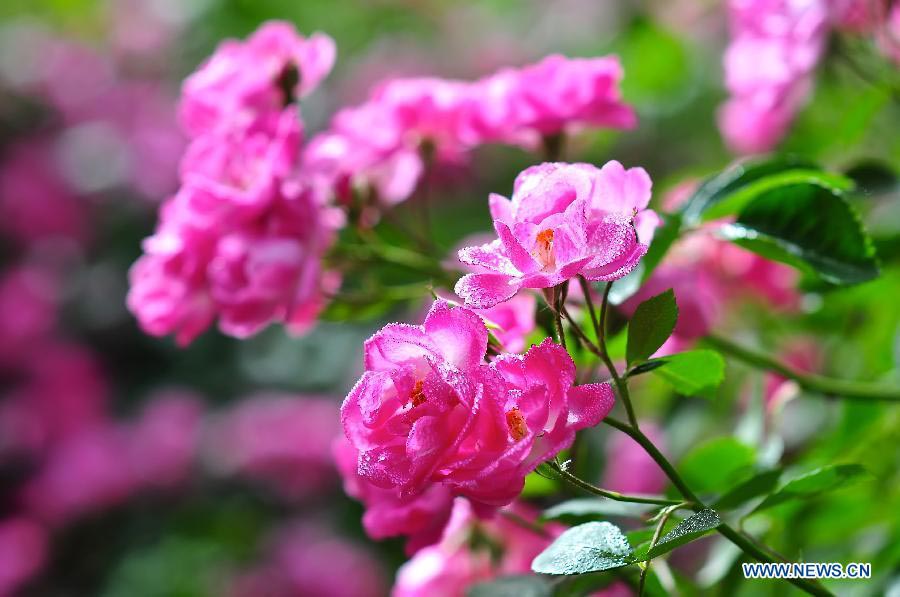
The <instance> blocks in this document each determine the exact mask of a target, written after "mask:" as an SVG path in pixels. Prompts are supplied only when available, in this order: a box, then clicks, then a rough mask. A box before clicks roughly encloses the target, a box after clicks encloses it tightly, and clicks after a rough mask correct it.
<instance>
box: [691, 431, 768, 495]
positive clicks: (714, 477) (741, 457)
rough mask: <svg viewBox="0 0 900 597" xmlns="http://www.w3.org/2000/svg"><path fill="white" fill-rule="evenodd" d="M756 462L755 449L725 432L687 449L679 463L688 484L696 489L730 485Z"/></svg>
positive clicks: (720, 489)
mask: <svg viewBox="0 0 900 597" xmlns="http://www.w3.org/2000/svg"><path fill="white" fill-rule="evenodd" d="M755 462H756V451H755V450H754V449H753V448H752V447H750V446H748V445H746V444H744V443H741V442H740V441H738V440H737V439H735V438H733V437H731V436H726V437H718V438H715V439H712V440H709V441H707V442H704V443H702V444H700V445H699V446H697V447H696V448H694V449H693V450H691V451H690V452H688V453H687V454H686V455H685V457H684V458H683V459H682V460H681V463H680V465H679V467H678V469H679V471H680V472H681V474H682V476H683V477H684V480H685V482H686V483H687V484H688V486H690V487H692V488H694V490H695V491H697V492H699V493H703V492H710V491H722V490H724V489H727V488H729V487H731V486H732V485H733V484H734V482H735V481H736V480H737V479H739V478H740V477H741V476H743V475H745V474H746V473H747V471H748V470H750V469H752V467H753V465H754V463H755Z"/></svg>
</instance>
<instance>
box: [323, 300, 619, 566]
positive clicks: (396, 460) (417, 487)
mask: <svg viewBox="0 0 900 597" xmlns="http://www.w3.org/2000/svg"><path fill="white" fill-rule="evenodd" d="M487 339H488V332H487V328H486V327H485V324H484V322H483V320H482V319H481V318H480V317H479V316H478V315H477V314H476V313H474V312H472V311H470V310H468V309H466V308H464V307H454V306H451V304H449V303H447V302H446V301H443V300H438V301H436V302H435V303H434V305H433V306H432V308H431V311H430V312H429V313H428V316H427V317H426V318H425V322H424V324H423V325H421V326H412V325H406V324H390V325H387V326H385V327H384V328H383V329H382V330H380V331H379V332H377V333H376V334H375V335H374V336H372V337H371V338H370V339H369V340H368V341H367V342H366V345H365V367H366V370H365V372H364V373H363V375H362V377H361V378H360V380H359V381H358V382H357V384H356V386H354V388H353V389H352V390H351V391H350V393H349V395H348V396H347V398H346V400H345V401H344V404H343V406H342V407H341V419H342V423H343V428H344V433H345V435H346V437H347V439H348V440H349V443H350V445H349V446H346V447H341V448H339V451H341V452H346V453H344V455H343V456H342V457H341V458H342V460H344V464H343V466H342V469H343V472H344V473H345V475H346V477H347V479H348V481H347V488H348V490H349V492H350V493H351V494H353V495H356V496H357V497H359V499H361V500H362V501H363V502H364V503H365V504H366V506H367V509H368V510H369V512H367V516H366V528H367V530H368V531H369V532H370V533H371V534H372V535H373V536H388V535H393V534H409V535H413V536H419V537H421V536H423V535H424V536H430V537H431V538H433V537H434V533H435V530H436V525H432V524H430V523H432V522H437V521H438V516H440V512H444V514H443V515H444V516H445V517H446V511H447V507H448V505H449V502H450V498H451V496H464V497H467V498H469V500H470V501H471V502H472V503H473V504H474V507H475V508H476V509H477V510H478V511H479V512H480V513H482V514H488V513H490V512H492V511H493V510H495V509H496V508H497V507H500V506H503V505H506V504H509V503H510V502H511V501H512V500H513V499H515V497H516V496H518V495H519V493H520V492H521V491H522V487H523V485H524V482H525V476H526V475H527V474H528V473H529V472H531V471H532V470H534V468H535V467H536V466H537V465H538V464H540V463H541V462H543V461H545V460H547V459H548V458H551V457H552V456H554V455H555V454H557V453H558V452H559V451H560V450H563V449H565V448H567V447H568V446H570V445H571V443H572V441H573V440H574V438H575V432H576V431H577V430H579V429H583V428H586V427H590V426H593V425H596V424H597V423H598V422H599V421H600V420H601V419H602V418H603V417H604V416H606V414H607V413H608V412H609V411H610V409H611V408H612V406H613V402H614V398H613V392H612V389H611V387H610V386H609V384H587V385H582V386H573V382H574V380H575V365H574V363H573V362H572V359H571V357H569V355H568V353H566V351H565V350H564V349H563V348H562V347H561V346H559V345H557V344H555V343H553V342H551V341H550V340H549V339H547V340H545V341H544V342H542V343H541V344H540V345H537V346H533V347H532V348H531V349H530V350H529V351H528V352H527V353H525V354H524V355H521V356H520V355H510V354H503V355H500V356H498V357H496V358H495V359H494V360H493V361H491V362H490V363H488V362H486V361H485V353H486V349H487ZM354 452H355V454H354ZM354 460H355V467H354V466H353V461H354ZM348 463H349V464H348ZM354 468H355V470H354ZM423 542H424V541H418V539H417V538H416V537H414V539H413V541H412V544H413V545H412V547H413V548H414V547H415V545H421V544H422V543H423Z"/></svg>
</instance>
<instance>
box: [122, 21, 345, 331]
mask: <svg viewBox="0 0 900 597" xmlns="http://www.w3.org/2000/svg"><path fill="white" fill-rule="evenodd" d="M334 54H335V52H334V44H333V42H332V40H331V39H330V38H328V37H327V36H324V35H321V34H317V35H314V36H312V37H310V38H309V39H306V38H303V37H301V36H299V35H298V34H297V33H296V31H294V29H293V28H292V27H291V26H290V25H287V24H284V23H270V24H267V25H266V26H264V27H262V28H261V29H260V30H259V31H257V32H256V33H255V34H254V35H253V36H252V37H251V38H250V39H248V40H247V41H246V42H238V41H227V42H224V43H223V44H221V45H220V47H219V48H218V50H217V51H216V53H215V55H213V57H212V58H210V59H209V61H208V62H207V63H206V64H205V65H203V67H202V68H201V69H200V70H199V71H197V72H196V73H194V74H193V75H191V76H190V77H189V78H188V79H187V80H186V81H185V83H184V88H183V97H182V103H181V110H180V114H181V121H182V124H183V126H184V128H185V130H186V132H187V133H188V135H189V136H190V137H191V143H190V146H189V147H188V150H187V152H186V154H185V155H184V157H183V159H182V163H181V181H182V186H181V188H180V189H179V190H178V192H177V193H176V194H175V195H174V196H173V197H172V198H171V199H170V200H169V201H168V202H167V203H166V204H165V205H164V206H163V208H162V210H161V218H160V222H159V224H158V227H157V230H156V232H155V234H154V235H153V236H151V237H150V238H148V239H147V240H146V241H145V243H144V251H145V254H144V255H143V256H142V257H141V258H140V259H139V260H138V261H137V263H135V265H134V266H133V268H132V271H131V291H130V293H129V296H128V304H129V307H130V308H131V310H132V311H133V312H134V313H135V314H136V316H137V318H138V320H139V322H140V323H141V326H142V327H143V328H144V329H145V330H146V331H147V332H149V333H151V334H155V335H166V334H175V336H176V339H177V341H178V342H179V343H180V344H187V343H189V342H190V341H191V340H193V339H194V338H195V337H196V336H197V335H198V334H199V333H201V332H202V331H203V330H204V329H206V328H207V327H208V326H209V325H210V323H211V322H212V321H213V320H214V319H215V318H216V317H218V320H219V327H220V328H221V329H222V330H223V331H224V332H225V333H228V334H230V335H233V336H237V337H246V336H249V335H251V334H253V333H255V332H257V331H259V330H260V329H261V328H263V327H265V326H266V325H267V324H269V323H270V322H272V321H281V322H284V323H285V324H286V326H287V328H288V329H289V330H292V331H302V330H304V329H306V328H307V327H308V326H309V325H310V324H311V323H312V322H313V321H314V320H315V317H316V315H317V314H318V311H319V309H320V308H321V306H322V303H323V300H324V299H323V292H324V291H327V290H332V289H334V287H335V285H336V284H337V282H338V280H337V278H336V277H335V275H334V274H331V273H329V272H323V271H322V263H321V259H322V255H323V253H324V251H325V250H326V249H327V248H328V247H329V246H330V243H331V242H332V237H333V233H334V230H335V228H336V227H337V226H338V225H339V223H340V217H339V215H340V214H338V213H336V212H334V211H332V210H330V209H329V208H327V206H326V205H325V201H324V198H323V197H322V196H321V194H320V193H318V192H316V190H315V189H314V188H313V187H312V186H310V185H308V184H305V183H304V181H303V180H302V179H301V178H300V177H298V176H297V166H298V165H299V159H300V156H299V152H300V149H301V137H302V126H301V121H300V118H299V115H298V111H297V106H296V102H297V100H299V98H301V97H303V96H304V95H306V94H308V93H309V92H311V91H312V90H313V89H314V88H315V87H316V85H317V84H318V83H319V82H320V81H321V80H322V78H323V77H324V76H325V75H326V74H327V73H328V71H329V70H330V69H331V65H332V63H333V62H334Z"/></svg>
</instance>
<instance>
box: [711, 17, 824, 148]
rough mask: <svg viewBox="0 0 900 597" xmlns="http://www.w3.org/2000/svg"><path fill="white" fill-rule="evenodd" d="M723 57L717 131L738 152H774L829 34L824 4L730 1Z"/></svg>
mask: <svg viewBox="0 0 900 597" xmlns="http://www.w3.org/2000/svg"><path fill="white" fill-rule="evenodd" d="M728 7H729V13H730V21H731V31H732V40H731V43H730V45H729V47H728V50H727V51H726V53H725V86H726V87H727V89H728V91H729V93H730V94H731V98H730V99H729V100H728V101H727V102H726V103H725V105H724V106H723V107H722V109H721V111H720V113H719V127H720V129H721V130H722V134H723V136H724V137H725V140H726V142H727V143H728V145H729V146H730V147H731V148H732V149H733V150H734V151H736V152H738V153H745V154H746V153H760V152H765V151H769V150H770V149H772V148H774V147H775V146H776V145H777V144H778V142H779V141H780V140H781V138H782V137H783V136H784V134H785V133H786V131H787V128H788V126H789V125H790V122H791V121H792V120H793V118H794V116H795V115H796V113H797V111H798V110H799V109H800V108H801V107H802V105H803V104H804V103H805V102H806V97H807V96H808V94H809V88H810V86H811V75H812V71H813V69H814V68H815V66H816V64H817V62H818V60H819V57H820V56H821V54H822V51H823V48H824V45H825V40H826V37H827V34H828V16H829V15H828V8H829V7H828V3H827V2H826V1H825V0H802V1H800V2H792V1H788V0H730V1H729V5H728Z"/></svg>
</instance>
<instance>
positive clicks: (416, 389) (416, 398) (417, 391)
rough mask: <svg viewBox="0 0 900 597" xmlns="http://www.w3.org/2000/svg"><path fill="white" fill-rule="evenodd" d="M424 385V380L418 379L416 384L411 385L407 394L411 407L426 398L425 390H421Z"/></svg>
mask: <svg viewBox="0 0 900 597" xmlns="http://www.w3.org/2000/svg"><path fill="white" fill-rule="evenodd" d="M424 385H425V382H424V381H422V380H421V379H420V380H419V381H417V382H416V385H414V386H413V391H412V393H411V394H410V395H409V398H410V400H411V401H412V405H413V407H416V406H419V405H420V404H422V403H424V402H425V400H426V398H425V392H424V391H423V386H424Z"/></svg>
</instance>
